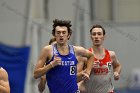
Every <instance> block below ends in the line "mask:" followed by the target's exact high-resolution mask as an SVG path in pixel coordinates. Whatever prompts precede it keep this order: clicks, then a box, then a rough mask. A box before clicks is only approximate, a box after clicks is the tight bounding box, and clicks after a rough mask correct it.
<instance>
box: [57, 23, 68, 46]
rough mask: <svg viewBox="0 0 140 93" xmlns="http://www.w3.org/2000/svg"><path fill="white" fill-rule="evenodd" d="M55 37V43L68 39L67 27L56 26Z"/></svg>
mask: <svg viewBox="0 0 140 93" xmlns="http://www.w3.org/2000/svg"><path fill="white" fill-rule="evenodd" d="M55 38H56V41H57V43H60V44H64V43H66V42H67V41H68V38H69V34H68V29H67V27H65V26H56V28H55Z"/></svg>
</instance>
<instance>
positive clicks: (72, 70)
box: [46, 44, 78, 93]
mask: <svg viewBox="0 0 140 93" xmlns="http://www.w3.org/2000/svg"><path fill="white" fill-rule="evenodd" d="M68 46H69V54H68V55H61V54H60V53H59V51H58V50H57V47H56V44H54V45H52V47H53V57H52V59H51V60H50V61H49V62H48V64H49V63H50V62H51V61H52V60H53V59H54V55H57V57H60V58H61V60H62V62H61V65H58V66H56V67H54V68H52V69H51V70H49V71H48V72H47V73H46V79H47V85H48V88H49V90H50V93H76V92H77V91H78V86H77V76H76V73H77V62H78V61H77V59H76V56H75V53H74V48H73V46H72V45H68Z"/></svg>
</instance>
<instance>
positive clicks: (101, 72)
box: [85, 48, 114, 93]
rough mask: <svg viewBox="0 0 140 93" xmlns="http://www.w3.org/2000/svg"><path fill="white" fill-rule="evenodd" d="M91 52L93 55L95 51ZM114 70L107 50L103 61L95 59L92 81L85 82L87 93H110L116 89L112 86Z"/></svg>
mask: <svg viewBox="0 0 140 93" xmlns="http://www.w3.org/2000/svg"><path fill="white" fill-rule="evenodd" d="M89 51H91V52H92V53H93V49H92V48H90V49H89ZM112 78H113V68H112V61H111V57H110V54H109V51H108V50H105V57H104V58H103V59H101V60H99V59H97V58H95V57H94V63H93V68H92V71H91V75H90V80H89V81H86V82H85V87H86V89H87V93H109V92H110V91H112V90H113V89H114V87H113V84H112Z"/></svg>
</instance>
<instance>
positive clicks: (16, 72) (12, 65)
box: [0, 43, 30, 93]
mask: <svg viewBox="0 0 140 93" xmlns="http://www.w3.org/2000/svg"><path fill="white" fill-rule="evenodd" d="M29 51H30V47H28V46H25V47H13V46H8V45H4V44H2V43H0V66H1V67H3V68H4V69H5V70H6V71H7V73H8V75H9V83H10V89H11V92H10V93H24V85H25V79H26V70H27V64H28V59H29Z"/></svg>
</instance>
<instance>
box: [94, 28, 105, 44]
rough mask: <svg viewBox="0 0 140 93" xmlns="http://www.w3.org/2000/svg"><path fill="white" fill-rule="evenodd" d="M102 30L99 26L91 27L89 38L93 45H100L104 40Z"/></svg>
mask: <svg viewBox="0 0 140 93" xmlns="http://www.w3.org/2000/svg"><path fill="white" fill-rule="evenodd" d="M104 37H105V36H104V35H103V30H102V29H101V28H93V29H92V33H91V39H92V42H93V45H95V46H100V45H102V44H103V41H104Z"/></svg>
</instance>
